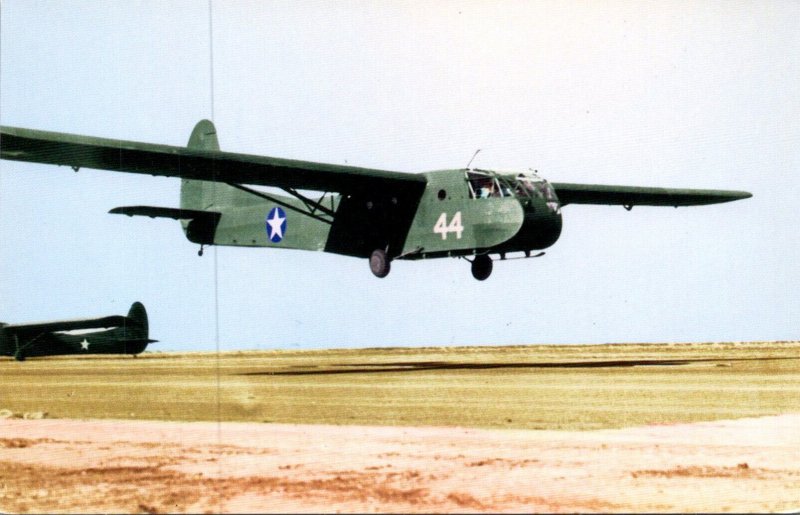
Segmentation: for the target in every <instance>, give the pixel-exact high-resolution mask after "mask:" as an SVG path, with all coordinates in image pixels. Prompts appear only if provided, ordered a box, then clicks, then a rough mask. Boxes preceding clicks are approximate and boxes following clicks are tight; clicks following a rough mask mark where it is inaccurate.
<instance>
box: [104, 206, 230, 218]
mask: <svg viewBox="0 0 800 515" xmlns="http://www.w3.org/2000/svg"><path fill="white" fill-rule="evenodd" d="M109 213H112V214H115V215H128V216H149V217H150V218H172V219H173V220H204V221H208V222H214V221H216V219H218V218H219V216H220V213H218V212H216V211H197V210H194V209H177V208H173V207H154V206H122V207H115V208H114V209H112V210H111V211H109Z"/></svg>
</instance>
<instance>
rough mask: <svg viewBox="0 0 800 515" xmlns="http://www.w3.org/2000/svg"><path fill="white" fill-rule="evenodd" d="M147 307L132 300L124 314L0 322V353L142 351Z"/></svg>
mask: <svg viewBox="0 0 800 515" xmlns="http://www.w3.org/2000/svg"><path fill="white" fill-rule="evenodd" d="M156 341H157V340H151V339H149V338H148V324H147V311H145V309H144V305H142V303H141V302H134V303H133V305H131V309H130V310H129V311H128V316H122V315H114V316H107V317H102V318H85V319H80V320H61V321H58V322H37V323H32V324H16V325H14V324H3V323H0V355H2V356H13V357H14V359H16V360H17V361H25V358H28V357H34V356H56V355H64V354H132V355H134V356H135V355H137V354H140V353H142V352H144V349H145V348H146V347H147V345H148V344H150V343H153V342H156Z"/></svg>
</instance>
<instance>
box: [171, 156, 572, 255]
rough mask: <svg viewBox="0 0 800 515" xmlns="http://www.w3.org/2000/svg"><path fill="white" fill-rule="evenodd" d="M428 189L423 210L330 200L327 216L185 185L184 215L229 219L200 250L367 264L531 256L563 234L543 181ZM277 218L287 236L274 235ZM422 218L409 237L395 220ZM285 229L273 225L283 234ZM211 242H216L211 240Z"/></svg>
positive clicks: (430, 185)
mask: <svg viewBox="0 0 800 515" xmlns="http://www.w3.org/2000/svg"><path fill="white" fill-rule="evenodd" d="M423 175H424V176H425V177H426V179H427V184H426V187H425V190H424V192H423V194H422V196H421V197H420V198H419V200H418V201H417V202H416V203H415V204H414V205H406V206H403V205H402V199H397V198H392V197H388V198H386V197H382V196H380V195H375V196H374V197H372V196H370V195H369V194H368V193H366V194H360V195H346V196H342V195H332V194H326V195H323V196H322V197H320V198H316V199H314V202H315V203H318V204H319V205H322V206H325V207H327V209H329V211H330V212H331V213H334V216H330V217H329V216H326V215H325V214H324V213H322V212H321V211H319V210H316V211H315V210H313V208H311V209H310V208H309V206H308V205H307V203H305V202H303V201H301V200H298V199H296V198H293V197H288V196H285V195H280V194H276V193H272V192H267V191H264V192H262V193H263V196H259V195H255V194H253V191H252V190H251V191H242V190H240V189H237V188H233V187H231V186H228V185H224V184H218V183H217V184H215V183H211V182H206V181H189V180H184V181H183V189H182V196H181V204H182V205H181V207H182V208H184V209H197V208H200V207H201V206H202V209H205V210H209V211H216V212H219V213H220V214H221V216H220V217H219V221H218V223H217V225H216V227H215V228H214V229H212V231H211V232H212V233H213V241H210V238H209V239H208V240H206V241H202V240H200V239H197V238H193V237H192V234H190V230H189V229H190V227H189V224H188V223H186V222H184V224H183V225H184V230H185V231H186V233H187V237H189V239H190V240H192V241H195V242H196V243H204V244H214V245H233V246H248V247H272V248H281V247H282V248H289V249H302V250H318V251H327V252H333V253H339V254H344V255H351V256H357V257H367V256H369V255H370V252H372V251H373V250H374V249H375V248H386V251H387V254H388V256H389V257H390V259H422V258H435V257H448V256H470V255H473V254H485V253H490V252H491V253H498V254H505V253H509V252H528V251H531V250H540V249H544V248H547V247H549V246H550V245H552V244H553V243H555V242H556V240H558V237H559V235H560V234H561V207H560V204H559V201H558V197H557V196H556V193H555V191H554V189H553V187H552V186H551V185H550V184H549V183H548V182H547V181H545V180H543V179H541V178H540V177H538V176H537V175H536V174H535V173H533V172H529V171H528V172H513V173H498V172H494V171H488V170H464V169H461V170H440V171H433V172H426V173H424V174H423ZM276 208H279V209H280V214H279V215H278V216H279V217H280V219H281V220H282V222H281V223H282V225H283V227H284V228H285V229H284V230H282V231H280V232H281V234H280V235H278V234H275V233H272V232H271V230H272V228H271V226H270V222H269V218H270V213H273V214H272V216H273V220H276V213H277V211H275V209H276ZM409 211H411V212H413V213H414V214H413V216H412V217H411V220H412V221H411V223H410V225H408V226H407V229H406V230H405V231H404V233H403V234H401V235H400V237H397V236H394V237H393V235H392V234H391V233H392V232H397V227H396V226H394V225H393V219H394V218H402V217H401V216H399V215H397V214H396V213H395V212H409ZM276 224H277V221H273V225H275V226H276V227H277V225H276ZM209 236H211V235H209Z"/></svg>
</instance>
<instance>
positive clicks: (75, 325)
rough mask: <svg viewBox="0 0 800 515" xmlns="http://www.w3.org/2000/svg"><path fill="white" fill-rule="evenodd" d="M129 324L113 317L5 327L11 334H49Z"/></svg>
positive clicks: (119, 317) (122, 317)
mask: <svg viewBox="0 0 800 515" xmlns="http://www.w3.org/2000/svg"><path fill="white" fill-rule="evenodd" d="M127 322H129V319H128V318H126V317H124V316H122V315H112V316H107V317H101V318H84V319H78V320H59V321H54V322H34V323H30V324H8V325H4V326H3V330H4V331H8V332H11V333H15V332H20V333H22V332H25V333H29V332H30V333H47V332H52V331H73V330H77V329H101V328H104V327H119V326H121V325H125V324H126V323H127Z"/></svg>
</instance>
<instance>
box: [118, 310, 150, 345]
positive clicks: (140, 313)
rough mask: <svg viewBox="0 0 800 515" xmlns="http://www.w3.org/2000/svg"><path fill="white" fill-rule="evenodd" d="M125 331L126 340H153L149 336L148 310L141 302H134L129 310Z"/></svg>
mask: <svg viewBox="0 0 800 515" xmlns="http://www.w3.org/2000/svg"><path fill="white" fill-rule="evenodd" d="M124 332H125V335H124V336H123V338H124V339H126V340H147V341H153V340H149V338H148V334H149V332H150V328H149V324H148V322H147V311H146V310H145V309H144V304H142V303H141V302H134V303H133V304H132V305H131V309H130V310H128V316H127V320H126V323H125V327H124Z"/></svg>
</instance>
